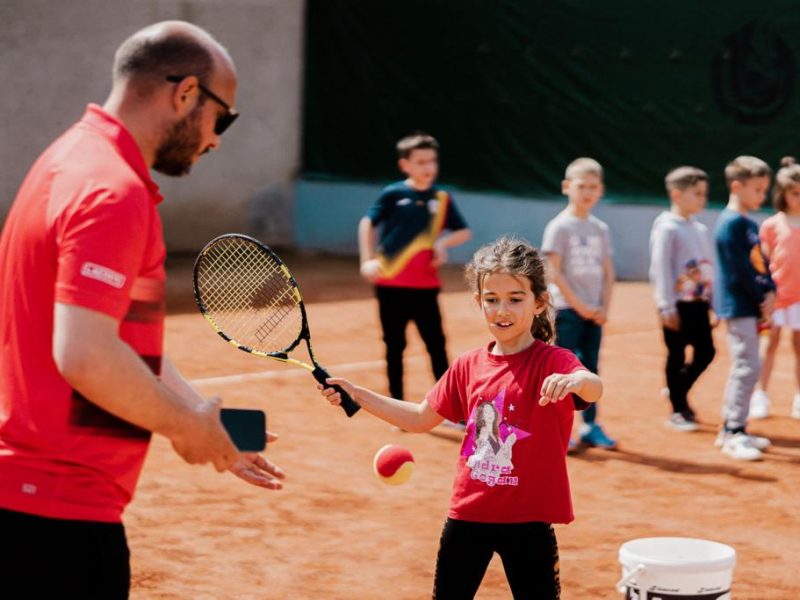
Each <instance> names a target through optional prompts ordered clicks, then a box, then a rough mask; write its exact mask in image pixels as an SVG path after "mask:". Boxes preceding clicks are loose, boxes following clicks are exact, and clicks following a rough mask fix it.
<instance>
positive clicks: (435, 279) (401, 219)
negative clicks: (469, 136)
mask: <svg viewBox="0 0 800 600" xmlns="http://www.w3.org/2000/svg"><path fill="white" fill-rule="evenodd" d="M397 154H398V159H399V160H398V166H399V167H400V171H402V172H403V173H404V174H405V175H406V176H407V177H406V179H405V180H404V181H399V182H397V183H393V184H391V185H389V186H387V187H386V188H385V189H384V190H383V192H382V193H381V195H380V198H378V201H377V202H376V203H375V204H374V205H373V206H372V208H370V209H369V211H368V212H367V214H366V216H364V217H363V218H362V219H361V221H360V223H359V225H358V247H359V254H360V258H361V275H362V276H363V277H364V278H365V279H367V280H368V281H371V282H372V283H374V284H375V295H376V296H377V298H378V308H379V312H380V320H381V327H382V328H383V341H384V343H385V344H386V367H387V374H388V377H389V395H390V396H391V397H392V398H401V399H402V398H403V397H404V391H403V350H405V347H406V326H407V325H408V322H409V321H414V323H415V324H416V326H417V330H418V331H419V334H420V337H421V338H422V341H423V342H424V343H425V347H426V349H427V351H428V354H429V355H430V357H431V366H432V368H433V374H434V376H435V377H436V379H437V380H438V379H439V378H440V377H441V376H442V375H444V372H445V371H446V370H447V367H448V361H447V353H446V350H445V337H444V332H443V330H442V318H441V314H440V312H439V302H438V295H439V288H440V286H441V284H440V281H439V274H438V270H437V267H438V266H439V265H442V264H444V263H445V262H447V249H448V248H452V247H453V246H458V245H459V244H463V243H464V242H466V241H467V240H469V238H470V236H471V233H470V230H469V229H468V228H467V224H466V222H465V221H464V218H463V217H462V216H461V213H459V211H458V209H457V208H456V206H455V203H454V202H453V198H452V196H451V195H450V194H449V193H448V192H446V191H444V190H442V189H440V188H439V187H437V186H436V185H435V181H436V176H437V175H438V173H439V143H438V142H437V141H436V140H435V139H434V138H433V137H432V136H430V135H427V134H425V133H421V132H420V133H416V134H413V135H409V136H407V137H404V138H403V139H401V140H400V141H399V142H398V143H397ZM378 226H380V238H379V239H378V229H377V228H378Z"/></svg>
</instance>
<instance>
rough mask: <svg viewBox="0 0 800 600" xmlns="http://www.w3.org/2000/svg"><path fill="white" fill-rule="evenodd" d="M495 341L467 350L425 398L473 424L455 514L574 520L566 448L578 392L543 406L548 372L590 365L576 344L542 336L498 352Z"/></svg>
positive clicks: (491, 519)
mask: <svg viewBox="0 0 800 600" xmlns="http://www.w3.org/2000/svg"><path fill="white" fill-rule="evenodd" d="M492 346H493V343H492V344H489V345H488V346H487V347H484V348H479V349H476V350H472V351H470V352H467V353H466V354H464V355H462V356H460V357H459V358H458V359H457V360H456V361H455V362H454V363H453V364H452V366H451V367H450V369H449V370H448V371H447V373H445V375H444V376H443V377H442V378H441V379H440V380H439V381H438V382H437V384H436V385H435V386H434V387H433V389H432V390H431V391H430V392H429V393H428V395H427V397H426V399H427V401H428V404H429V405H430V406H431V407H432V408H433V410H435V411H436V412H437V413H438V414H440V415H441V416H443V417H444V418H446V419H449V420H451V421H454V422H459V421H466V423H467V426H466V431H465V435H464V440H463V441H462V444H461V452H460V455H459V458H458V464H457V465H456V477H455V481H454V483H453V494H452V498H451V502H450V510H449V513H448V516H449V517H451V518H453V519H459V520H464V521H476V522H482V523H519V522H526V521H542V522H546V523H569V522H570V521H572V520H573V519H574V515H573V512H572V499H571V495H570V487H569V478H568V475H567V464H566V453H567V448H568V445H569V438H570V433H571V430H572V421H573V416H574V412H575V409H576V399H575V398H573V396H572V395H571V394H570V395H568V396H567V397H566V398H564V400H562V401H560V402H557V403H555V404H547V405H546V406H540V405H539V398H540V391H541V387H542V382H543V381H544V380H545V378H546V377H547V376H548V375H550V374H552V373H572V372H574V371H577V370H580V369H585V367H584V366H583V365H582V364H581V363H580V361H579V360H578V359H577V358H576V357H575V355H574V354H573V353H572V352H570V351H569V350H565V349H564V348H559V347H556V346H550V345H548V344H545V343H544V342H541V341H539V340H535V341H534V343H533V344H532V345H531V346H530V347H528V348H526V349H525V350H523V351H522V352H519V353H517V354H511V355H503V356H498V355H494V354H491V352H490V351H491V348H492ZM577 404H578V405H579V406H581V405H583V402H582V401H581V400H580V399H577Z"/></svg>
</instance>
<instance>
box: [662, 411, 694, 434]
mask: <svg viewBox="0 0 800 600" xmlns="http://www.w3.org/2000/svg"><path fill="white" fill-rule="evenodd" d="M665 425H666V426H667V427H670V428H672V429H675V430H676V431H697V430H698V429H699V426H698V425H697V423H696V422H695V421H694V420H693V419H689V418H687V417H685V416H683V415H682V414H681V413H672V415H671V416H670V418H669V419H667V421H666V423H665Z"/></svg>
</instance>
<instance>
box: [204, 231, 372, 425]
mask: <svg viewBox="0 0 800 600" xmlns="http://www.w3.org/2000/svg"><path fill="white" fill-rule="evenodd" d="M194 298H195V300H196V302H197V306H198V307H199V308H200V312H201V313H202V314H203V316H204V317H205V318H206V321H208V322H209V323H210V324H211V326H212V327H213V328H214V330H215V331H216V332H217V333H218V334H219V335H220V336H221V337H222V338H223V339H224V340H225V341H227V342H229V343H231V344H233V345H234V346H236V347H237V348H238V349H239V350H244V351H245V352H250V353H251V354H256V355H258V356H263V357H266V358H272V359H275V360H279V361H281V362H284V363H290V364H293V365H295V366H298V367H303V368H304V369H307V370H309V371H311V374H312V375H313V376H314V379H316V380H317V381H318V382H320V383H321V384H322V385H324V386H325V387H331V386H330V385H328V384H327V383H325V380H326V379H327V378H328V377H330V374H329V373H328V371H326V370H325V368H324V367H323V366H321V365H320V364H319V363H318V362H317V359H316V358H315V357H314V351H313V350H312V348H311V332H310V330H309V327H308V317H307V316H306V309H305V306H304V305H303V298H302V296H301V295H300V288H299V287H298V286H297V282H296V281H295V280H294V277H292V274H291V273H290V272H289V269H288V268H287V267H286V265H285V264H284V263H283V261H282V260H281V259H280V258H279V257H278V255H277V254H275V253H274V252H273V251H272V250H270V249H269V247H267V246H266V245H265V244H262V243H261V242H259V241H258V240H256V239H253V238H251V237H249V236H246V235H241V234H238V233H229V234H225V235H221V236H219V237H217V238H214V239H213V240H211V241H210V242H209V243H208V244H206V246H205V248H203V249H202V250H201V251H200V254H199V255H198V256H197V260H196V261H195V263H194ZM303 340H305V342H306V347H307V349H308V355H309V357H310V358H311V364H308V363H306V362H303V361H300V360H297V359H295V358H290V357H289V352H291V351H292V350H294V349H295V348H297V346H298V345H299V344H300V342H301V341H303ZM312 365H313V366H312ZM332 387H333V388H334V389H335V390H336V391H337V392H339V394H341V396H342V404H341V406H342V408H343V409H344V412H345V413H347V416H348V417H352V416H353V415H354V414H356V412H358V410H359V409H360V408H361V407H360V406H359V405H358V404H357V403H356V402H355V401H354V400H353V399H352V398H351V397H350V396H349V395H348V394H347V392H345V391H344V390H343V389H342V388H341V387H340V386H338V385H334V386H332Z"/></svg>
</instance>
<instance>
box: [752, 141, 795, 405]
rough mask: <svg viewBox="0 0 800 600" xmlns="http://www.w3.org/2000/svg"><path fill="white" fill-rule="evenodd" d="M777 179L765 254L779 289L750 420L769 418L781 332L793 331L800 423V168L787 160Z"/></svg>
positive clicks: (766, 229) (764, 233)
mask: <svg viewBox="0 0 800 600" xmlns="http://www.w3.org/2000/svg"><path fill="white" fill-rule="evenodd" d="M781 167H782V168H781V169H780V170H779V171H778V173H777V175H776V176H775V190H774V192H773V204H774V205H775V208H776V209H777V210H778V212H777V213H776V214H774V215H773V216H771V217H769V218H768V219H767V220H765V221H764V222H763V223H762V224H761V229H760V231H759V237H760V238H761V250H762V252H763V253H764V255H765V256H766V257H767V258H768V259H769V263H770V271H771V273H772V280H773V281H774V282H775V285H776V286H777V288H778V292H777V294H776V296H775V312H774V313H773V315H772V327H771V328H770V330H769V335H767V336H764V337H762V341H761V348H760V350H761V364H762V366H761V376H760V377H759V380H758V385H757V386H756V390H755V391H754V392H753V397H752V399H751V401H750V418H751V419H763V418H765V417H766V416H767V415H768V414H769V405H770V401H769V397H768V396H767V385H768V384H769V378H770V375H771V374H772V367H773V365H774V364H775V352H776V350H777V349H778V342H779V341H780V333H781V328H783V327H786V328H788V329H791V331H792V346H793V348H794V356H795V363H794V373H795V381H796V386H797V388H796V392H795V395H794V400H793V401H792V411H791V415H792V417H793V418H795V419H800V261H798V259H797V257H798V256H800V165H798V164H797V163H796V162H795V159H794V158H792V157H790V156H787V157H786V158H784V159H783V160H782V161H781Z"/></svg>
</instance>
